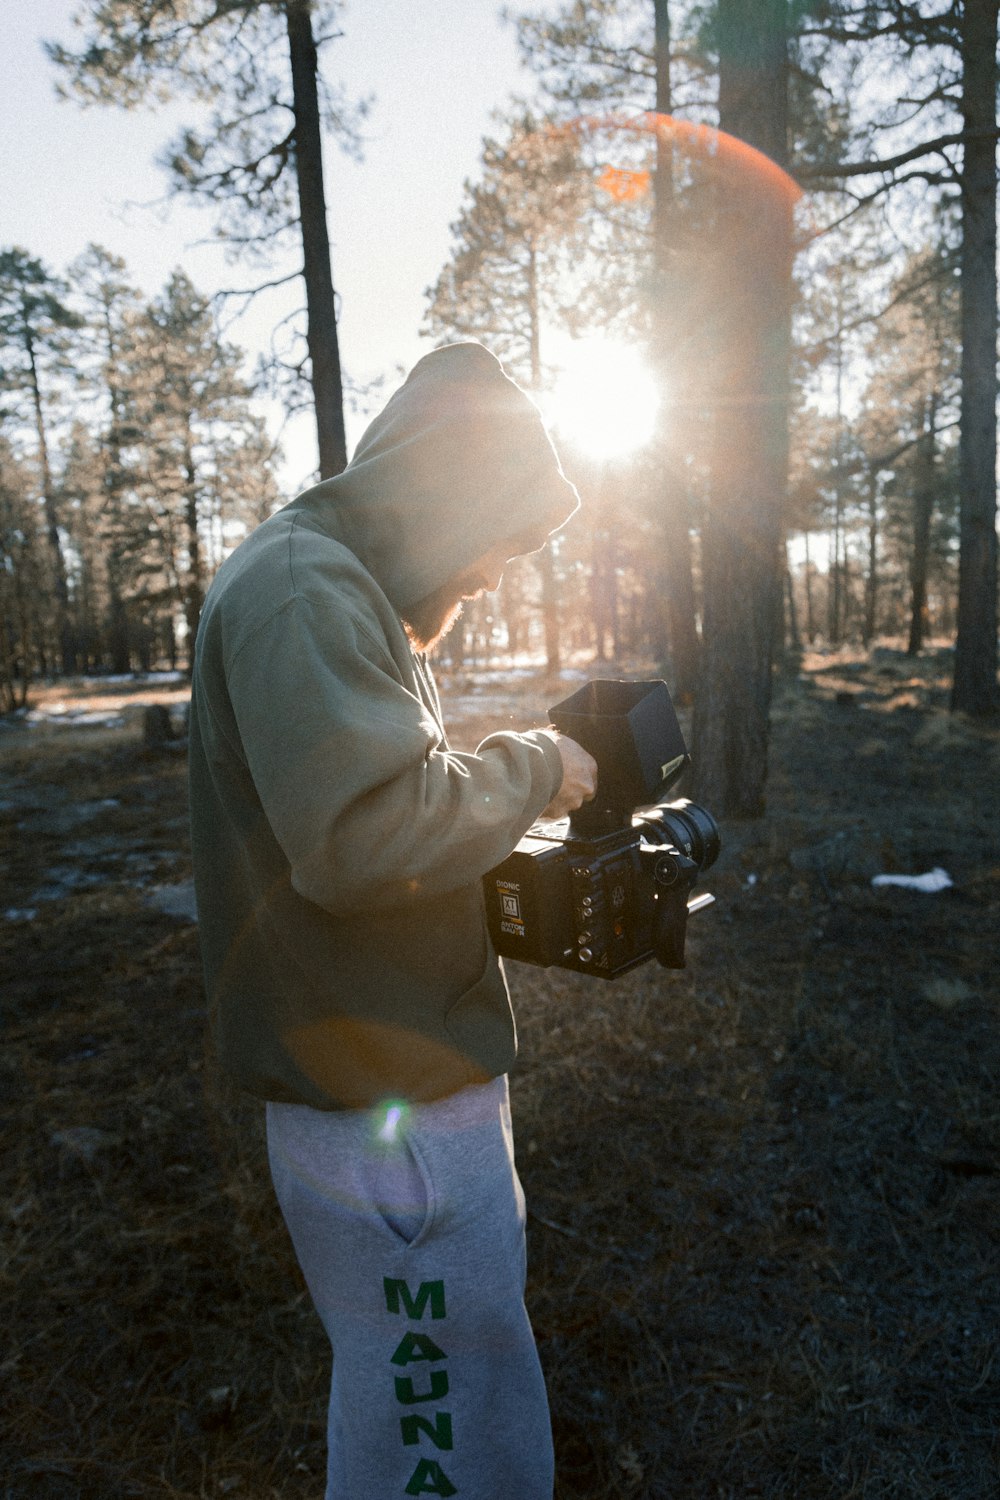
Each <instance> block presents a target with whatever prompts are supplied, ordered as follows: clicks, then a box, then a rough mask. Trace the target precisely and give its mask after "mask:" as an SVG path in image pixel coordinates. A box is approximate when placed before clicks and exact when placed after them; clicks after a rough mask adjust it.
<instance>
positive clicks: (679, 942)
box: [639, 844, 715, 969]
mask: <svg viewBox="0 0 1000 1500" xmlns="http://www.w3.org/2000/svg"><path fill="white" fill-rule="evenodd" d="M639 857H640V859H641V860H642V862H643V864H644V865H646V866H647V868H648V872H649V874H650V875H651V876H652V879H653V885H654V888H655V892H656V909H655V916H654V919H653V954H654V956H655V958H656V960H657V962H658V963H659V964H661V965H662V966H663V968H665V969H683V968H684V967H685V960H684V940H685V938H686V936H687V919H688V913H689V912H691V911H699V910H700V909H701V908H702V907H703V906H708V905H710V904H711V903H712V902H713V901H714V900H715V897H714V896H711V895H709V894H708V893H707V892H706V893H705V894H704V895H702V896H696V897H695V898H694V899H693V900H692V899H689V898H690V896H691V887H692V886H693V885H694V882H695V880H696V878H697V875H698V868H699V867H698V865H697V864H696V863H695V861H694V860H693V859H690V858H689V857H688V856H687V855H686V854H682V853H681V851H680V850H679V849H677V848H675V846H674V845H673V844H660V845H655V844H640V846H639Z"/></svg>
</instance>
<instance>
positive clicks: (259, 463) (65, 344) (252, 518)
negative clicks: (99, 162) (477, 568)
mask: <svg viewBox="0 0 1000 1500" xmlns="http://www.w3.org/2000/svg"><path fill="white" fill-rule="evenodd" d="M243 363H244V356H243V354H242V351H240V350H238V349H236V348H234V347H233V346H232V345H229V344H227V343H226V342H225V341H224V340H223V339H222V338H221V337H220V335H219V332H218V329H217V326H216V321H215V318H214V316H213V313H212V310H211V307H210V305H209V303H208V301H207V300H206V299H205V298H204V297H203V296H201V295H200V294H199V293H198V292H197V291H196V289H195V288H194V287H193V286H192V284H191V282H190V281H189V279H188V278H187V276H186V275H184V273H183V272H181V271H175V272H174V274H173V275H172V276H171V278H170V280H169V282H168V284H167V286H166V287H165V288H164V289H163V291H162V292H161V293H160V295H159V296H157V297H154V298H153V299H152V300H151V301H144V299H143V298H142V297H141V296H140V295H139V293H138V292H137V291H136V290H135V288H134V287H132V286H131V285H130V284H129V282H128V279H127V274H126V267H125V265H124V263H123V262H122V261H121V260H120V259H118V258H117V257H116V256H113V255H111V254H109V253H108V252H107V251H106V250H103V249H101V248H100V247H98V246H94V245H92V246H90V247H89V249H88V250H87V251H86V252H85V253H84V254H82V255H81V256H80V258H79V259H78V260H77V261H76V262H75V263H74V265H73V266H72V267H71V268H70V270H69V273H68V276H67V278H66V279H63V278H60V277H57V276H56V275H54V274H53V273H51V272H50V271H48V270H47V269H46V268H45V266H43V265H42V263H41V262H40V261H38V260H36V259H34V258H33V257H31V256H30V255H28V254H27V253H26V252H25V251H23V250H20V249H16V248H14V249H7V250H3V251H0V369H2V372H3V373H2V386H0V707H2V708H3V709H5V710H10V709H11V708H15V707H17V706H19V705H22V704H24V703H25V702H26V700H27V694H28V689H29V685H30V683H31V681H32V679H33V678H34V677H36V676H39V675H45V674H53V675H55V674H62V673H73V672H97V671H100V672H120V673H124V672H129V671H133V670H148V669H150V668H152V667H154V666H163V665H168V666H170V667H175V668H176V667H184V666H187V664H188V663H189V660H190V651H191V645H192V642H193V639H194V632H195V630H196V628H197V623H198V616H199V613H200V610H201V604H202V600H203V598H204V593H205V589H206V588H207V586H208V583H209V581H210V579H211V576H212V573H213V572H214V570H215V568H216V567H217V566H218V564H219V562H220V561H221V560H222V558H223V556H224V555H225V553H226V552H227V551H228V550H230V549H231V548H232V546H233V545H234V544H235V542H236V541H237V540H238V539H239V537H240V536H241V535H243V534H245V532H246V531H247V530H248V529H250V528H251V527H252V526H254V525H256V524H257V523H258V522H259V521H261V520H263V519H264V517H265V516H266V515H268V514H269V513H270V511H271V510H272V509H273V508H274V507H275V506H276V505H277V504H278V502H279V498H280V497H279V494H278V488H277V483H276V479H275V475H274V460H275V453H274V448H273V444H272V442H271V440H270V439H269V438H268V436H267V433H266V431H265V428H264V423H263V420H262V418H261V417H260V415H259V414H258V413H257V412H255V411H254V409H253V407H252V404H251V398H252V396H253V393H254V392H253V386H252V384H251V383H250V382H249V381H248V380H247V378H246V377H245V376H244V375H243V374H242V373H241V371H242V365H243Z"/></svg>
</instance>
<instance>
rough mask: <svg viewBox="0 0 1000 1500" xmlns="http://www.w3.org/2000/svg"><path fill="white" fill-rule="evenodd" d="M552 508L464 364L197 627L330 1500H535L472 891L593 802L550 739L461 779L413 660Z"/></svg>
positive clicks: (261, 537) (406, 393)
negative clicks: (535, 835) (314, 1328)
mask: <svg viewBox="0 0 1000 1500" xmlns="http://www.w3.org/2000/svg"><path fill="white" fill-rule="evenodd" d="M576 505H577V496H576V492H575V490H574V489H573V487H572V485H570V484H569V483H568V481H567V480H566V479H565V478H564V476H563V474H562V471H561V469H560V467H559V463H558V460H557V458H556V455H555V452H554V450H553V448H552V446H551V443H550V442H549V439H548V437H547V434H546V433H545V430H544V428H543V426H542V423H541V420H540V417H539V414H538V412H537V410H536V408H535V407H534V405H533V404H532V403H531V402H530V401H529V399H528V398H527V396H526V395H525V394H524V393H523V392H522V391H521V390H520V389H519V388H518V387H517V386H516V385H515V384H514V383H513V382H512V381H510V380H509V379H508V378H507V376H506V375H505V374H504V373H503V370H502V369H501V367H500V365H499V364H498V363H497V361H496V360H495V359H494V358H493V356H492V355H490V354H489V353H488V352H487V351H486V350H485V349H484V348H483V347H482V346H481V345H478V344H456V345H453V346H451V347H449V348H445V349H440V350H437V351H435V352H434V353H432V354H430V355H428V356H427V357H426V358H425V359H422V360H421V361H420V363H419V364H418V365H417V366H416V367H415V369H414V370H413V371H412V372H411V374H410V376H409V378H408V379H407V381H406V382H405V384H404V385H403V386H402V387H401V389H400V390H399V391H397V392H396V394H395V395H394V396H393V397H392V399H391V401H390V402H389V403H388V405H387V407H386V408H385V410H384V411H383V412H382V413H381V415H380V416H378V417H377V418H376V419H375V420H374V422H373V423H372V424H371V426H370V427H369V428H368V430H367V431H366V432H365V434H364V436H363V437H362V439H361V442H360V443H359V445H358V448H357V451H356V453H355V455H354V458H353V459H352V461H351V463H350V464H349V465H348V467H347V469H346V470H345V471H344V473H343V474H341V475H338V476H337V477H336V478H334V479H330V480H327V481H325V482H324V483H322V484H319V485H317V486H316V487H315V488H314V489H311V490H308V491H307V492H306V493H305V494H304V495H301V496H299V498H298V499H297V500H295V501H293V502H292V503H291V504H290V505H288V506H286V507H285V508H284V509H283V510H281V511H280V512H278V514H277V515H275V516H273V517H271V518H270V519H269V520H268V521H266V522H265V523H264V524H263V525H262V526H260V527H259V528H258V529H257V530H256V531H255V532H254V533H253V534H252V535H251V536H250V537H249V538H248V539H247V540H246V541H245V542H244V543H243V544H242V546H240V547H239V548H238V549H237V550H236V552H235V553H234V554H233V556H232V557H231V558H229V559H228V561H227V562H226V563H225V564H224V565H223V567H222V568H221V569H220V571H219V574H218V577H217V578H216V580H215V582H214V584H213V585H212V588H211V589H210V591H209V595H208V598H207V600H206V603H205V609H204V612H203V615H202V621H201V626H200V630H199V635H198V643H197V653H196V662H195V672H194V683H193V694H192V712H191V739H190V746H191V751H190V754H191V809H192V829H193V847H194V861H195V880H196V888H197V895H198V910H199V919H200V930H201V942H202V951H203V957H204V963H205V973H206V981H207V988H208V994H209V1005H210V1019H211V1028H212V1033H213V1036H214V1040H215V1045H216V1047H217V1049H218V1052H219V1055H220V1057H221V1060H222V1062H223V1065H224V1066H225V1067H226V1068H227V1070H228V1071H229V1073H230V1074H231V1075H232V1077H233V1078H234V1079H235V1080H236V1082H237V1083H238V1084H240V1085H241V1086H242V1087H243V1088H245V1089H247V1090H249V1091H250V1092H251V1093H252V1094H256V1095H257V1096H258V1097H260V1098H261V1099H263V1100H265V1101H267V1133H268V1150H269V1156H270V1161H271V1170H272V1176H273V1179H274V1184H275V1188H276V1190H277V1194H278V1199H279V1202H280V1204H281V1207H282V1211H283V1213H284V1215H285V1219H286V1222H287V1224H288V1227H289V1230H290V1233H291V1236H292V1239H293V1242H294V1244H295V1249H296V1253H297V1255H298V1258H299V1261H300V1263H301V1266H302V1269H303V1271H304V1274H305V1277H306V1281H307V1283H308V1286H309V1289H310V1292H311V1294H312V1297H313V1300H314V1302H315V1304H316V1307H317V1310H318V1312H319V1314H320V1316H321V1318H322V1319H323V1322H324V1324H325V1327H326V1329H327V1332H328V1334H329V1336H330V1340H331V1343H332V1345H333V1349H334V1365H333V1376H332V1382H331V1394H330V1408H329V1424H328V1440H329V1469H328V1481H327V1492H326V1493H327V1500H391V1497H393V1496H396V1495H421V1494H424V1495H454V1494H459V1495H467V1496H469V1497H470V1500H472V1497H474V1500H510V1497H511V1496H517V1497H518V1500H550V1497H551V1493H552V1448H551V1437H550V1431H549V1421H548V1410H547V1405H546V1399H545V1389H544V1384H543V1381H542V1376H541V1371H540V1367H539V1363H538V1357H537V1354H536V1351H535V1346H534V1341H533V1339H532V1335H531V1330H530V1327H529V1324H528V1320H527V1315H526V1313H525V1309H524V1302H523V1290H524V1200H523V1195H522V1193H521V1189H520V1184H519V1182H518V1179H517V1174H516V1172H515V1170H514V1165H513V1152H512V1146H511V1135H510V1114H509V1106H508V1100H507V1081H506V1074H507V1071H508V1069H509V1068H510V1066H511V1064H512V1063H513V1060H514V1053H515V1034H514V1024H513V1018H512V1015H511V1010H510V1003H509V998H508V995H507V990H506V985H505V981H504V978H503V973H502V970H501V967H500V964H499V962H498V960H497V958H496V956H495V954H494V953H493V951H492V948H491V945H490V942H489V937H488V934H487V930H486V924H485V917H484V908H483V898H482V888H481V878H482V876H483V875H484V874H485V873H486V871H487V870H489V869H491V868H492V866H494V865H495V864H498V863H499V862H500V860H501V859H503V858H504V857H505V856H506V855H507V854H508V853H509V852H510V850H511V849H512V848H513V847H514V845H515V844H516V843H517V841H518V839H519V838H520V836H521V835H522V834H523V833H524V832H525V830H526V829H527V828H528V827H529V826H530V824H531V823H532V822H533V821H534V820H535V819H536V818H537V817H539V816H548V817H558V816H561V815H562V814H563V813H565V812H569V811H572V810H573V809H574V808H576V807H578V806H580V805H581V803H582V802H583V801H585V800H586V799H587V798H589V797H590V796H592V795H593V793H594V790H595V776H596V766H595V764H594V762H593V761H592V760H591V758H590V756H589V755H588V754H587V753H586V751H584V750H583V749H582V748H581V747H580V746H579V745H576V744H575V743H574V742H573V741H572V740H567V739H565V738H563V737H561V736H559V735H557V734H556V733H555V731H552V730H533V731H529V732H527V733H524V734H515V733H509V732H508V733H500V734H496V735H492V736H491V737H490V738H489V739H487V740H485V741H484V742H483V743H482V744H481V745H480V746H479V748H478V750H477V751H476V752H475V754H464V753H459V752H456V751H453V750H452V749H451V748H450V747H449V745H448V743H447V740H446V738H445V734H444V729H443V726H442V723H441V709H440V703H439V701H438V697H437V693H436V690H435V688H434V683H433V679H432V677H431V675H430V671H429V669H428V667H427V665H426V662H425V660H424V655H423V653H424V652H425V651H426V650H427V649H428V648H429V647H430V646H431V645H433V644H434V642H435V641H436V640H438V639H440V637H441V635H442V634H443V633H444V632H445V631H446V630H447V629H448V627H449V625H450V623H451V622H452V621H453V620H454V618H455V615H456V613H457V611H458V609H459V608H460V605H461V601H462V599H463V598H468V597H470V596H474V595H475V594H476V593H478V592H480V591H481V590H483V589H492V588H495V587H496V586H497V585H498V583H499V580H500V575H501V572H502V569H503V565H504V562H505V561H506V560H507V559H508V558H510V557H512V556H515V555H517V554H519V553H521V552H525V551H529V550H533V549H535V548H537V547H540V546H541V545H543V543H544V541H545V538H546V536H547V535H548V533H549V532H550V531H551V530H553V529H555V528H557V527H558V526H560V525H561V524H562V523H563V522H564V521H565V520H566V519H567V517H568V516H569V515H570V514H572V512H573V510H575V508H576Z"/></svg>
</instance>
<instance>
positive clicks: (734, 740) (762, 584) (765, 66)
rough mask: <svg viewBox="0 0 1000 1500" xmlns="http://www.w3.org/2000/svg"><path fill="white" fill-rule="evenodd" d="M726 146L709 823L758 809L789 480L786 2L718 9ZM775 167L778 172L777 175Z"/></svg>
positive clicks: (711, 589) (699, 789)
mask: <svg viewBox="0 0 1000 1500" xmlns="http://www.w3.org/2000/svg"><path fill="white" fill-rule="evenodd" d="M718 20H719V37H720V52H721V61H720V73H719V115H720V124H721V127H722V130H723V131H725V132H727V133H728V134H729V135H731V136H737V137H739V138H740V139H741V140H742V141H745V142H747V143H748V144H749V145H750V146H753V147H756V148H757V151H758V152H760V153H764V155H765V156H767V157H769V158H770V162H768V161H766V160H764V159H763V158H762V157H761V156H760V155H755V154H754V153H751V152H746V151H745V150H743V149H742V148H738V147H736V146H734V145H731V144H730V143H728V142H726V141H725V140H723V141H722V142H721V143H720V149H719V153H718V171H719V192H718V194H717V198H718V206H717V231H718V233H717V239H718V245H719V250H720V253H721V255H722V261H721V265H720V272H719V276H718V281H719V297H718V314H717V315H718V318H719V322H718V325H717V328H716V330H715V333H716V337H715V346H714V349H713V357H714V359H715V361H716V366H715V368H716V371H717V374H716V389H717V391H718V404H717V407H716V438H715V446H714V452H713V459H712V473H711V497H710V504H709V506H708V509H707V513H706V516H705V524H704V528H703V541H702V572H703V593H704V629H703V662H702V669H701V672H700V674H699V682H698V691H697V694H696V697H695V719H694V774H695V787H696V795H697V796H698V798H699V799H700V800H703V801H705V802H706V803H708V805H709V806H710V807H711V808H712V809H713V811H714V812H715V813H716V814H717V815H721V816H724V817H736V818H738V817H756V816H758V815H759V814H760V813H761V812H762V811H763V807H764V787H765V783H766V776H767V747H768V734H769V724H770V707H771V675H772V673H771V667H772V650H773V643H774V619H775V612H776V602H777V600H778V599H779V598H780V593H779V590H780V588H781V572H782V568H781V556H782V541H783V535H784V518H785V497H786V490H787V471H788V352H789V342H790V321H791V319H790V305H791V262H792V248H791V247H792V238H791V229H792V206H793V202H794V197H795V191H794V186H793V185H792V184H791V183H790V180H789V179H788V177H787V176H786V175H785V173H784V171H783V170H780V168H782V167H783V165H784V162H785V160H786V135H787V94H788V81H787V75H788V60H787V5H786V3H785V0H719V10H718ZM775 164H777V165H775Z"/></svg>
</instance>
